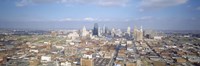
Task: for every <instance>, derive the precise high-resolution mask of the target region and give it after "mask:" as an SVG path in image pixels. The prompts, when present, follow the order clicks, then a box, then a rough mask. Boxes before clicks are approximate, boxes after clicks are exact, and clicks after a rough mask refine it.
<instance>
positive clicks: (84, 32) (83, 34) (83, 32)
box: [81, 26, 89, 37]
mask: <svg viewBox="0 0 200 66" xmlns="http://www.w3.org/2000/svg"><path fill="white" fill-rule="evenodd" d="M88 34H89V32H88V31H87V29H86V27H85V26H84V27H83V29H82V35H81V36H82V37H85V36H87V35H88Z"/></svg>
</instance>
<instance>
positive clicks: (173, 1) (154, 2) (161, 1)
mask: <svg viewBox="0 0 200 66" xmlns="http://www.w3.org/2000/svg"><path fill="white" fill-rule="evenodd" d="M187 1H188V0H142V2H141V3H140V5H139V7H140V8H141V9H160V8H165V7H171V6H176V5H181V4H184V3H186V2H187Z"/></svg>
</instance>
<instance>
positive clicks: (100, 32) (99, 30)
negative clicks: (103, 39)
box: [98, 27, 102, 36]
mask: <svg viewBox="0 0 200 66" xmlns="http://www.w3.org/2000/svg"><path fill="white" fill-rule="evenodd" d="M101 34H102V30H101V28H100V27H98V36H101Z"/></svg>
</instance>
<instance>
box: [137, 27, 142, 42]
mask: <svg viewBox="0 0 200 66" xmlns="http://www.w3.org/2000/svg"><path fill="white" fill-rule="evenodd" d="M137 40H138V41H143V29H142V26H141V28H140V30H138V37H137Z"/></svg>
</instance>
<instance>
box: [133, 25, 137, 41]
mask: <svg viewBox="0 0 200 66" xmlns="http://www.w3.org/2000/svg"><path fill="white" fill-rule="evenodd" d="M137 31H138V30H137V27H136V26H135V27H134V30H133V36H134V38H135V39H136V35H137Z"/></svg>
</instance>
